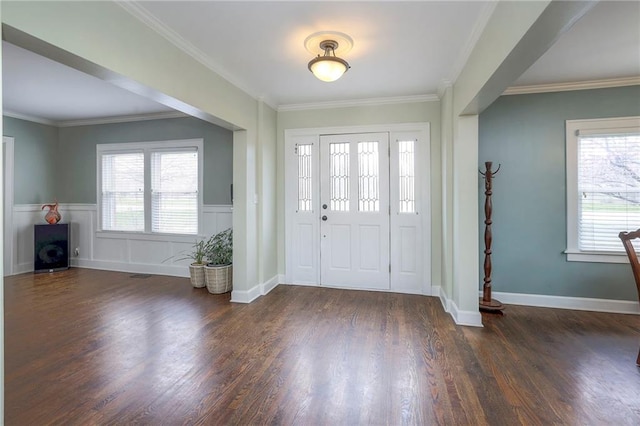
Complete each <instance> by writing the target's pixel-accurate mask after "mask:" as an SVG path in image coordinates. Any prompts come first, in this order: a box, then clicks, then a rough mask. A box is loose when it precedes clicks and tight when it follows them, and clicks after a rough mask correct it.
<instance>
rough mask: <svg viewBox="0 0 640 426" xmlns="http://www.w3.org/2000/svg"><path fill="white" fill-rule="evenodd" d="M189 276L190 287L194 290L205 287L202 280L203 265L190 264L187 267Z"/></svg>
mask: <svg viewBox="0 0 640 426" xmlns="http://www.w3.org/2000/svg"><path fill="white" fill-rule="evenodd" d="M189 276H190V277H191V285H192V286H194V287H195V288H202V287H204V286H205V285H206V283H205V279H204V265H201V264H200V265H199V264H197V263H192V264H191V265H189Z"/></svg>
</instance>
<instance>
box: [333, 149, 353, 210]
mask: <svg viewBox="0 0 640 426" xmlns="http://www.w3.org/2000/svg"><path fill="white" fill-rule="evenodd" d="M329 177H330V185H331V198H330V206H331V210H332V211H339V212H348V211H349V143H348V142H341V143H331V144H329Z"/></svg>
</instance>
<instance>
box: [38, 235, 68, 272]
mask: <svg viewBox="0 0 640 426" xmlns="http://www.w3.org/2000/svg"><path fill="white" fill-rule="evenodd" d="M33 237H34V238H33V247H34V264H33V270H34V272H53V271H60V270H63V269H69V224H68V223H58V224H55V225H34V230H33Z"/></svg>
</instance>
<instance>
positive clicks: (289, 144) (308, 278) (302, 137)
mask: <svg viewBox="0 0 640 426" xmlns="http://www.w3.org/2000/svg"><path fill="white" fill-rule="evenodd" d="M381 132H388V133H389V134H390V135H391V137H392V138H393V135H394V133H402V132H416V133H417V134H420V135H422V139H423V142H424V143H423V144H422V148H421V149H420V152H419V156H420V157H419V158H417V159H416V164H419V165H420V168H421V171H422V173H421V176H420V178H419V179H420V187H421V189H420V192H419V193H417V194H416V197H418V200H419V203H420V204H421V208H422V213H423V214H420V215H419V219H418V220H419V222H420V225H421V226H420V228H421V237H422V238H421V241H422V247H423V249H422V253H421V256H420V259H419V260H420V261H421V265H422V270H421V271H420V277H418V278H419V280H420V282H421V283H423V284H422V286H421V288H417V289H416V288H414V289H409V288H394V285H393V283H392V285H391V290H390V291H395V292H404V293H418V294H425V295H431V294H432V282H431V201H430V193H431V191H430V170H431V162H430V126H429V123H425V122H422V123H402V124H378V125H366V126H338V127H316V128H306V129H305V128H302V129H285V131H284V137H285V138H284V141H285V143H284V154H283V155H284V165H285V182H284V192H285V193H284V207H285V230H284V231H285V282H286V283H289V284H304V285H311V286H317V285H319V283H320V281H319V279H320V276H319V267H320V263H319V255H320V253H319V252H320V250H319V238H317V239H315V235H317V236H319V221H320V215H319V209H320V205H319V204H318V203H319V200H318V199H319V192H318V190H319V185H317V186H316V185H315V184H314V187H316V188H317V189H316V190H315V194H316V196H315V200H314V203H313V205H314V206H313V209H312V210H313V211H312V212H309V214H310V218H311V219H312V220H311V221H310V222H309V223H308V224H305V226H306V227H307V228H308V229H309V230H310V231H309V232H310V235H311V233H312V235H314V238H313V241H311V240H310V239H308V240H309V242H310V243H312V245H313V247H312V248H311V249H310V250H309V251H308V253H306V254H305V255H307V254H308V255H309V256H308V257H309V258H310V259H311V260H310V261H308V262H307V264H308V267H307V268H306V269H305V270H301V269H300V268H297V269H296V266H295V265H296V263H295V260H296V259H298V260H299V257H300V253H299V252H296V250H295V247H296V245H295V244H298V246H299V245H300V242H299V241H294V238H295V236H294V235H293V234H294V226H295V224H296V223H297V222H296V218H297V217H298V216H299V215H298V212H297V211H296V207H297V203H298V200H297V184H298V182H297V163H296V162H295V161H296V160H295V157H293V155H294V152H295V147H296V144H298V143H304V144H313V145H314V147H315V148H314V152H315V159H314V164H315V165H316V166H315V170H318V168H317V167H319V161H317V159H318V154H319V152H318V151H316V150H317V149H318V145H319V140H320V135H333V134H349V133H381ZM315 180H316V181H317V179H315ZM294 243H295V244H294ZM392 270H393V266H392ZM301 276H304V278H303V279H301V278H300V277H301ZM392 279H393V276H392Z"/></svg>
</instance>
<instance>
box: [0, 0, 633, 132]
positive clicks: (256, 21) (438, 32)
mask: <svg viewBox="0 0 640 426" xmlns="http://www.w3.org/2000/svg"><path fill="white" fill-rule="evenodd" d="M123 7H125V8H126V9H128V10H129V11H130V12H131V13H133V14H134V15H136V16H138V17H139V18H141V19H144V21H145V22H147V23H151V25H153V26H154V28H155V29H156V30H157V31H159V32H160V33H161V34H163V35H164V36H165V37H167V38H169V39H170V40H171V41H172V42H174V43H176V44H177V45H178V46H180V47H181V48H183V49H184V50H186V51H187V52H188V53H190V54H191V55H192V56H194V57H195V58H197V59H198V60H200V61H201V62H202V63H204V64H205V65H207V66H208V67H210V68H211V69H212V70H215V71H216V72H218V73H219V74H221V75H222V76H223V77H225V78H227V79H228V80H229V81H231V82H232V83H234V84H235V85H237V86H238V87H240V88H242V89H243V90H245V91H247V92H248V93H250V94H251V95H253V96H255V97H262V98H264V99H265V100H266V101H267V102H268V103H269V104H271V105H272V106H275V107H278V106H280V107H282V106H292V105H299V104H315V103H322V102H335V101H357V100H365V99H372V98H374V99H375V98H387V97H407V96H424V95H434V94H436V93H437V90H438V87H439V85H441V84H442V83H443V81H445V80H449V81H455V78H457V76H458V73H459V72H460V69H461V67H462V65H463V64H464V61H465V60H466V59H467V56H468V53H469V51H470V49H471V48H472V47H473V44H474V43H475V41H476V39H477V36H478V34H479V32H480V31H481V30H482V28H483V26H484V24H485V22H486V18H487V16H488V13H489V12H490V11H491V10H492V3H490V2H480V1H471V2H457V1H456V2H433V1H424V2H423V1H414V2H402V3H397V2H308V1H303V2H270V1H259V2H216V1H207V2H178V1H157V2H152V1H144V2H138V3H128V4H124V6H123ZM639 29H640V2H609V1H607V2H602V3H600V4H598V5H596V6H595V7H594V8H593V9H592V10H591V11H590V12H589V13H588V14H587V15H586V16H585V17H583V18H582V19H581V20H580V21H578V23H576V24H575V25H574V26H573V27H572V28H571V29H570V30H569V32H567V33H566V34H565V35H564V36H563V37H562V38H561V39H560V40H559V41H558V42H557V43H556V44H555V45H554V46H552V47H551V49H550V50H549V51H548V52H547V53H546V54H545V55H543V56H542V57H541V58H540V60H539V61H538V62H537V63H535V64H534V65H533V66H532V67H531V68H530V69H529V70H528V71H526V72H525V73H524V74H523V75H522V76H521V77H520V79H518V80H517V82H516V83H515V84H516V85H538V84H551V83H563V82H575V81H584V80H600V79H611V78H621V77H638V76H640V30H639ZM325 30H326V31H340V32H343V33H346V34H348V35H349V36H351V37H352V38H353V40H354V45H353V48H352V50H351V51H350V52H348V53H347V54H346V55H345V56H344V59H346V60H347V61H349V63H350V64H351V66H352V68H351V70H349V72H347V73H346V74H345V75H344V77H343V78H341V79H340V80H338V81H336V82H333V83H323V82H320V81H319V80H317V79H315V78H314V77H313V75H312V74H311V73H310V72H309V71H308V70H307V63H308V61H309V60H310V59H311V58H312V55H311V54H310V53H309V52H307V51H306V49H305V47H304V40H305V38H306V37H307V36H309V35H310V34H312V33H314V32H317V31H325ZM3 104H4V108H5V110H7V111H10V112H13V113H18V114H21V115H26V116H32V117H38V118H42V119H46V120H51V121H55V122H64V121H70V120H82V119H95V118H102V117H114V116H129V115H139V114H149V113H158V112H163V111H167V108H166V107H164V106H162V105H160V104H157V103H155V102H152V101H150V100H147V99H144V98H141V97H139V96H137V95H133V94H131V93H129V92H127V91H125V90H123V89H120V88H117V87H115V86H112V85H110V84H109V83H106V82H103V81H101V80H98V79H96V78H94V77H91V76H88V75H86V74H83V73H81V72H79V71H76V70H72V69H70V68H68V67H66V66H63V65H60V64H58V63H55V62H52V61H50V60H48V59H45V58H42V57H39V56H37V55H34V54H32V53H30V52H27V51H24V50H22V49H19V48H17V47H15V46H11V45H7V43H4V44H3Z"/></svg>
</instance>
